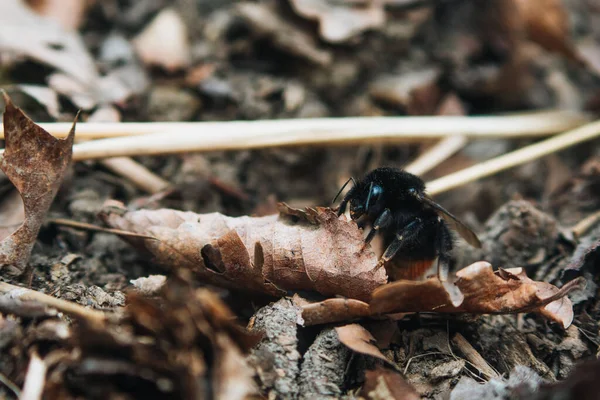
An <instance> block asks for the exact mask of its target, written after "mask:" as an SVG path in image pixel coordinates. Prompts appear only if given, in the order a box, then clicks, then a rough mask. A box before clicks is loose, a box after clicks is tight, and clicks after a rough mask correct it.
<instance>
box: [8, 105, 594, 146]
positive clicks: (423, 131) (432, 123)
mask: <svg viewBox="0 0 600 400" xmlns="http://www.w3.org/2000/svg"><path fill="white" fill-rule="evenodd" d="M588 121H589V118H588V116H587V115H586V114H584V113H580V112H575V111H564V110H547V111H535V112H528V113H513V114H505V115H496V116H475V117H473V116H419V117H347V118H346V117H345V118H295V119H278V120H258V121H226V122H221V121H219V122H87V123H86V122H82V123H78V124H77V135H76V136H77V139H78V140H81V139H106V138H114V137H119V136H133V135H144V134H148V133H168V134H174V135H192V136H200V135H205V134H207V133H208V134H210V135H211V136H212V135H215V136H219V137H221V138H224V139H225V138H227V137H230V135H233V136H237V135H241V136H246V137H253V136H259V135H264V136H287V135H290V138H292V139H293V138H294V137H295V135H298V134H300V135H310V136H312V137H319V136H324V137H325V138H327V137H328V135H331V136H332V139H333V140H337V141H344V140H345V137H347V138H348V139H354V140H355V139H357V138H361V137H363V136H364V137H366V138H370V137H372V138H380V139H389V138H391V139H394V138H397V137H400V138H402V137H406V138H413V139H417V140H421V139H423V138H424V137H428V138H439V137H445V136H448V135H459V134H465V135H468V136H476V137H482V136H483V137H489V136H493V137H498V136H502V137H505V136H509V137H514V136H545V135H549V134H552V133H556V132H561V131H565V130H567V129H572V128H574V127H576V126H579V125H581V124H584V123H586V122H588ZM39 125H40V126H41V127H42V128H44V129H45V130H46V131H48V132H49V133H51V134H52V135H54V136H57V137H63V136H66V135H67V133H68V132H69V130H70V129H71V126H72V124H71V123H61V122H57V123H40V124H39ZM0 134H1V135H2V137H3V135H4V130H3V128H2V127H0ZM291 144H293V143H291Z"/></svg>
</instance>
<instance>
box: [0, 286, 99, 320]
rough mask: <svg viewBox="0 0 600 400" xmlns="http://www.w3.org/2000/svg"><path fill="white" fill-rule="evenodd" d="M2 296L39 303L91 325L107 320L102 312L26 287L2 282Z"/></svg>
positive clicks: (0, 290) (0, 292)
mask: <svg viewBox="0 0 600 400" xmlns="http://www.w3.org/2000/svg"><path fill="white" fill-rule="evenodd" d="M0 294H3V295H7V296H11V297H14V298H17V299H19V300H21V301H37V302H39V303H42V304H45V305H47V306H49V307H53V308H55V309H57V310H58V311H61V312H64V313H65V314H69V315H72V316H74V317H77V318H81V319H85V320H87V321H89V322H91V323H98V324H99V323H102V322H104V321H105V320H106V314H105V313H103V312H102V311H97V310H92V309H89V308H85V307H83V306H80V305H79V304H77V303H73V302H70V301H66V300H61V299H57V298H55V297H52V296H48V295H47V294H44V293H40V292H37V291H35V290H31V289H26V288H24V287H20V286H15V285H11V284H10V283H6V282H0Z"/></svg>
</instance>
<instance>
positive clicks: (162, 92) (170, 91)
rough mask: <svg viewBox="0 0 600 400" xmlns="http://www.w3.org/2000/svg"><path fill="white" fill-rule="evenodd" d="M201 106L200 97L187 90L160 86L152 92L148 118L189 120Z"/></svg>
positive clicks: (155, 119)
mask: <svg viewBox="0 0 600 400" xmlns="http://www.w3.org/2000/svg"><path fill="white" fill-rule="evenodd" d="M201 107H202V102H201V101H200V99H199V98H198V97H196V96H195V95H193V94H191V93H188V92H186V91H185V90H182V89H179V88H176V87H171V86H158V87H155V88H154V89H153V90H152V91H151V92H150V98H149V100H148V118H149V119H150V120H151V121H175V122H177V121H189V120H191V119H193V117H194V116H195V115H196V113H198V111H200V108H201Z"/></svg>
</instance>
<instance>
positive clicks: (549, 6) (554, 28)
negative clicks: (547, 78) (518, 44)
mask: <svg viewBox="0 0 600 400" xmlns="http://www.w3.org/2000/svg"><path fill="white" fill-rule="evenodd" d="M514 1H515V3H516V5H517V9H518V13H519V17H520V18H521V19H522V20H523V21H524V23H525V29H526V31H527V34H528V36H529V38H530V39H531V40H532V41H534V42H536V43H537V44H539V45H540V46H542V47H543V48H545V49H546V50H549V51H554V52H558V53H561V54H562V55H564V56H566V57H568V58H570V59H571V60H573V61H576V62H578V63H581V62H582V60H581V58H580V56H579V55H578V53H577V51H576V50H575V48H574V46H573V43H572V42H571V39H570V28H569V17H568V15H567V12H566V10H565V8H564V5H563V4H562V2H561V0H514Z"/></svg>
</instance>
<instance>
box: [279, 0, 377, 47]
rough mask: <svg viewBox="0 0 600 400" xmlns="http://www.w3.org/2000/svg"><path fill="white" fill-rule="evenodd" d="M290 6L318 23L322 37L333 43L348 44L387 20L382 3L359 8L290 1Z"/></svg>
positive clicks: (324, 0)
mask: <svg viewBox="0 0 600 400" xmlns="http://www.w3.org/2000/svg"><path fill="white" fill-rule="evenodd" d="M290 4H291V6H292V7H293V9H294V11H295V12H297V13H298V15H300V16H302V17H305V18H309V19H313V20H316V21H317V22H318V23H319V35H320V36H321V38H322V39H323V40H325V41H327V42H330V43H340V42H345V41H347V40H349V39H352V38H353V37H354V36H356V35H357V34H359V33H361V32H364V31H366V30H368V29H375V28H381V27H382V26H383V25H384V23H385V19H386V15H385V11H384V9H383V6H384V4H383V2H382V1H380V0H376V1H371V2H368V3H367V4H365V5H358V6H357V5H353V4H344V3H340V2H335V1H330V0H290Z"/></svg>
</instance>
